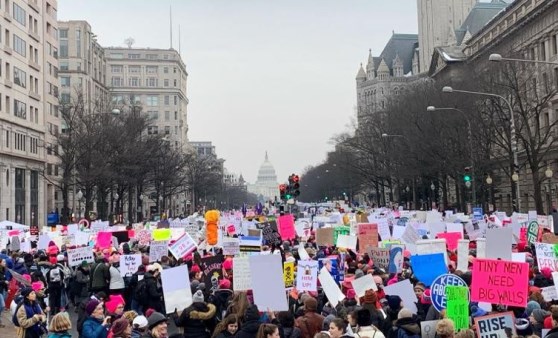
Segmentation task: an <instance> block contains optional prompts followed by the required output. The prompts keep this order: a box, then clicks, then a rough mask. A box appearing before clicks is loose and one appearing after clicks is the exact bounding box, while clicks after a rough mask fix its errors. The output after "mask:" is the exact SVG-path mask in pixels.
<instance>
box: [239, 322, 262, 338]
mask: <svg viewBox="0 0 558 338" xmlns="http://www.w3.org/2000/svg"><path fill="white" fill-rule="evenodd" d="M260 324H261V323H260V321H259V320H249V321H246V322H244V324H242V327H241V328H240V330H238V332H237V333H236V338H256V335H257V334H258V330H259V329H260Z"/></svg>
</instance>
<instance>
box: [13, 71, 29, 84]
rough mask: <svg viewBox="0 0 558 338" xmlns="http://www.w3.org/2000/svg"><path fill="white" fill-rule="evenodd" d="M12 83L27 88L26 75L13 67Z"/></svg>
mask: <svg viewBox="0 0 558 338" xmlns="http://www.w3.org/2000/svg"><path fill="white" fill-rule="evenodd" d="M14 83H15V84H16V85H18V86H20V87H23V88H27V73H25V72H24V71H23V70H21V69H19V68H17V67H14Z"/></svg>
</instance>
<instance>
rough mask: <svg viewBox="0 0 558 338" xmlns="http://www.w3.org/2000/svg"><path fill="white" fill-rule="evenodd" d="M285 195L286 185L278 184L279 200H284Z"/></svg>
mask: <svg viewBox="0 0 558 338" xmlns="http://www.w3.org/2000/svg"><path fill="white" fill-rule="evenodd" d="M286 195H287V185H286V184H279V197H280V198H281V200H285V199H286Z"/></svg>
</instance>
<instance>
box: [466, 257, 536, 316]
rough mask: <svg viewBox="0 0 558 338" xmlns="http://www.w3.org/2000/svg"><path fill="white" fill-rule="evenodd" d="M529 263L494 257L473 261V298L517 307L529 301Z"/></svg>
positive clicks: (475, 300)
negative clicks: (495, 258)
mask: <svg viewBox="0 0 558 338" xmlns="http://www.w3.org/2000/svg"><path fill="white" fill-rule="evenodd" d="M528 288H529V264H528V263H518V262H512V261H503V260H494V259H476V260H475V261H474V262H473V282H472V285H471V300H472V301H474V302H487V303H491V304H502V305H510V306H517V307H525V306H526V305H527V301H528V298H529V297H528V296H529V295H528Z"/></svg>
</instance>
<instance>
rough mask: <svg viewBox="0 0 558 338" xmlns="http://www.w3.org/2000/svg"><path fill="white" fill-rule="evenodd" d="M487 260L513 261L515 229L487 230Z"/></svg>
mask: <svg viewBox="0 0 558 338" xmlns="http://www.w3.org/2000/svg"><path fill="white" fill-rule="evenodd" d="M486 243H490V245H488V246H486V258H490V259H503V260H506V261H511V247H512V244H513V229H512V228H511V227H507V228H493V229H486Z"/></svg>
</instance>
